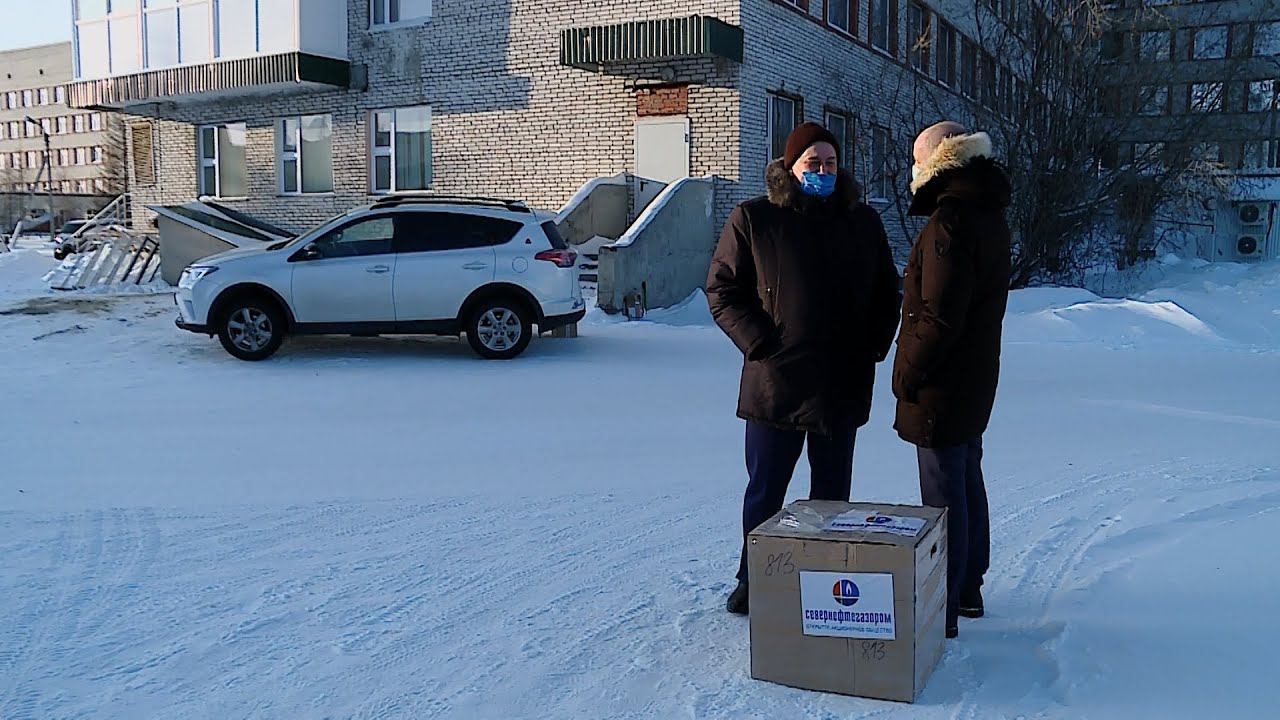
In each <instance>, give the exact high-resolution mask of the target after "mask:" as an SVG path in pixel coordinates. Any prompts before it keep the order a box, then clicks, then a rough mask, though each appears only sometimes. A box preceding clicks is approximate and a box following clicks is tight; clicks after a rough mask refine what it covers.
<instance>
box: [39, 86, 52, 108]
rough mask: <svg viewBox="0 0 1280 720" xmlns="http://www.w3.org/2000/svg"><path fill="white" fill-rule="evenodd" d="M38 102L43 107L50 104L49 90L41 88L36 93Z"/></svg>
mask: <svg viewBox="0 0 1280 720" xmlns="http://www.w3.org/2000/svg"><path fill="white" fill-rule="evenodd" d="M36 102H37V103H39V104H41V105H48V104H49V88H40V89H39V90H37V91H36Z"/></svg>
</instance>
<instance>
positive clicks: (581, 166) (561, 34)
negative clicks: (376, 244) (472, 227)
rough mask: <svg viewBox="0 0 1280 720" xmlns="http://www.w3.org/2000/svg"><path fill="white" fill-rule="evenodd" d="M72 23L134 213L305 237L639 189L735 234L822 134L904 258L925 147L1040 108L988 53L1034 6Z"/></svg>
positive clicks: (409, 4)
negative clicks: (243, 219)
mask: <svg viewBox="0 0 1280 720" xmlns="http://www.w3.org/2000/svg"><path fill="white" fill-rule="evenodd" d="M73 2H75V4H76V5H77V13H76V21H75V22H76V33H77V40H76V47H77V54H76V58H77V72H76V78H77V80H76V82H75V83H73V84H71V85H70V86H69V88H68V92H69V95H70V100H71V102H72V104H73V105H74V106H77V107H80V108H85V109H95V108H111V109H120V110H122V111H124V112H125V113H127V115H128V133H127V134H128V136H129V138H130V142H129V143H128V146H129V162H128V165H129V183H130V190H131V192H133V193H134V197H135V203H134V204H135V208H140V207H141V206H142V205H145V204H149V203H176V202H185V201H189V200H191V199H194V198H196V197H198V196H201V195H209V196H216V197H219V198H222V200H223V201H224V202H225V203H226V204H228V205H230V206H232V207H235V208H237V209H241V210H244V211H247V212H250V213H253V214H255V215H258V216H260V217H262V218H263V219H265V220H268V221H269V222H272V223H274V224H277V225H280V226H282V227H285V228H288V229H291V230H297V231H300V230H303V229H305V228H307V227H308V226H311V225H313V224H315V223H318V222H320V221H321V220H323V219H325V218H326V217H328V216H331V215H333V214H335V213H338V212H341V211H344V210H346V209H349V208H350V207H352V206H354V205H357V204H360V203H366V202H369V201H370V200H371V199H372V198H373V197H374V196H375V195H376V194H378V193H382V192H387V191H395V190H422V189H429V190H431V191H433V192H440V193H458V194H482V195H497V196H508V197H518V198H523V199H525V200H526V201H528V202H529V203H530V204H531V205H534V206H537V207H543V208H548V209H557V208H559V207H560V206H561V205H562V204H563V203H564V202H565V201H567V200H568V199H569V198H570V197H571V196H572V195H573V194H574V192H575V191H576V190H577V189H578V188H579V187H581V186H582V185H583V184H584V183H585V182H587V181H589V180H591V179H592V178H597V177H601V176H614V175H617V174H619V173H631V174H634V175H637V176H640V177H641V178H646V177H650V178H652V177H655V176H663V177H657V179H658V180H659V181H660V182H659V183H658V185H659V186H660V185H661V182H662V181H667V180H669V179H670V177H674V176H678V175H681V174H687V175H692V176H714V177H715V178H716V193H715V215H716V221H717V223H718V222H721V221H723V219H724V218H725V217H726V216H727V215H728V212H729V211H730V209H731V208H732V207H733V206H734V205H735V204H736V203H738V202H740V201H741V200H743V199H745V198H748V197H750V196H753V195H756V194H759V193H760V192H762V191H763V187H764V182H763V175H764V169H765V165H766V163H767V162H768V160H769V159H770V158H771V157H776V156H778V155H779V154H780V148H781V145H782V142H783V140H784V139H785V137H786V134H787V133H788V132H789V131H790V129H791V128H792V127H793V126H794V125H795V124H796V123H798V122H800V121H801V120H815V121H818V122H824V123H826V124H828V125H829V126H831V127H833V128H834V129H835V130H836V131H837V132H838V133H839V134H841V135H843V136H844V137H846V138H847V143H846V145H847V147H846V148H845V154H846V161H847V162H849V163H852V164H853V165H854V167H855V168H856V174H857V175H858V177H859V179H860V181H862V182H863V184H864V185H865V186H866V188H867V194H868V196H869V197H870V198H871V199H872V201H873V204H874V205H875V206H876V207H878V208H879V209H880V210H881V211H882V213H884V214H885V219H886V225H887V226H888V227H889V229H890V232H891V235H893V236H894V237H895V238H897V239H899V240H904V239H905V235H906V233H907V232H909V225H908V223H906V222H900V220H901V219H902V210H903V209H904V208H905V201H906V197H905V196H906V187H907V183H908V177H907V169H908V168H909V165H910V163H909V161H908V160H907V159H906V158H907V154H908V153H909V151H910V138H911V137H912V136H913V135H914V133H915V132H916V131H917V130H918V129H919V127H920V126H921V125H922V124H923V123H924V122H929V121H933V120H936V119H938V118H940V117H942V116H943V115H948V116H953V117H956V118H958V119H960V120H967V121H971V122H976V123H977V124H979V125H981V124H982V123H984V122H989V121H990V119H991V118H992V117H994V116H995V115H997V114H998V113H999V112H1000V109H1001V108H1002V107H1003V108H1008V107H1009V106H1010V105H1011V104H1012V103H1013V102H1014V101H1015V94H1016V92H1018V91H1019V90H1020V89H1021V85H1022V84H1021V83H1020V82H1019V81H1016V77H1015V76H1016V72H1014V71H1011V70H1008V69H1006V68H1005V67H1004V66H1003V63H1002V62H1001V61H1000V59H997V58H993V57H991V56H989V55H987V54H985V53H983V52H982V50H981V47H980V45H979V44H978V43H977V42H976V41H975V39H976V38H977V37H978V26H979V23H980V22H982V21H983V18H982V17H979V16H978V14H989V15H990V16H991V17H990V18H988V19H990V20H1001V18H1000V17H997V16H996V15H995V14H994V13H996V12H997V10H995V9H989V8H988V5H990V7H991V8H1002V10H1001V11H1000V12H1001V13H1002V14H1004V15H1010V17H1005V18H1003V20H1004V21H1007V22H1014V21H1015V20H1016V18H1014V17H1012V16H1011V15H1012V14H1014V13H1017V12H1019V9H1018V8H1019V6H1021V3H995V2H992V3H978V4H977V5H978V9H977V10H975V3H973V2H972V0H937V1H936V2H928V3H926V2H917V1H916V0H577V1H575V2H563V1H562V0H472V1H471V2H466V3H461V2H453V1H452V0H297V2H296V3H295V0H257V2H254V0H184V2H182V3H178V4H176V6H175V5H174V4H165V5H164V6H163V7H159V8H147V7H145V6H144V5H143V3H142V1H141V0H112V2H111V3H110V5H109V6H108V5H107V4H105V3H103V2H101V1H100V0H99V1H96V2H91V1H90V0H73ZM215 6H216V7H215ZM215 9H216V10H217V12H216V13H215V12H214V10H215ZM108 10H109V12H108ZM922 37H923V38H924V41H923V42H922V41H921V40H920V38H922ZM652 192H653V191H652V189H651V188H649V187H648V183H646V182H645V181H644V180H643V179H638V180H635V185H634V187H633V193H634V195H635V196H637V197H638V198H639V202H637V203H635V207H634V208H633V212H634V211H636V210H638V209H640V207H641V206H642V205H643V201H644V200H646V199H647V198H648V197H650V196H651V194H652ZM135 217H136V218H139V219H140V220H141V221H143V222H145V221H146V220H147V213H145V212H144V211H141V210H136V211H135Z"/></svg>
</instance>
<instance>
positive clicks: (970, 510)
mask: <svg viewBox="0 0 1280 720" xmlns="http://www.w3.org/2000/svg"><path fill="white" fill-rule="evenodd" d="M916 454H917V456H918V458H919V461H920V499H921V500H923V501H924V504H925V505H930V506H932V507H945V508H947V621H948V622H949V623H954V622H955V621H956V617H957V608H958V607H959V605H960V595H961V593H963V592H966V591H973V590H976V589H978V588H980V587H982V576H983V575H986V574H987V568H988V567H989V566H990V564H991V519H990V517H989V515H988V514H987V487H986V483H984V482H983V480H982V438H981V437H979V438H977V439H976V440H970V441H969V442H967V443H965V444H964V445H956V446H955V447H947V448H916Z"/></svg>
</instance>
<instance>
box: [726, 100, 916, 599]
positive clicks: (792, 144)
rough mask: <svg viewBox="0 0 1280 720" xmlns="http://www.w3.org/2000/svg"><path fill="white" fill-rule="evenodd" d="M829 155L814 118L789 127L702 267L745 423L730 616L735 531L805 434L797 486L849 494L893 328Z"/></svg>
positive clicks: (863, 236) (886, 255)
mask: <svg viewBox="0 0 1280 720" xmlns="http://www.w3.org/2000/svg"><path fill="white" fill-rule="evenodd" d="M839 156H840V145H839V142H838V141H837V139H836V138H835V137H834V136H833V135H832V134H831V133H830V132H828V131H827V130H826V128H823V127H822V126H821V125H818V124H816V123H804V124H803V125H801V126H799V127H798V128H796V129H795V131H794V132H792V134H791V136H790V137H789V138H788V140H787V147H786V154H785V156H784V157H783V158H781V159H779V160H777V161H775V162H773V163H771V164H770V165H769V167H768V169H767V171H766V174H765V182H766V185H767V186H768V191H769V192H768V195H767V196H766V197H760V198H756V199H754V200H748V201H747V202H745V203H743V204H742V205H739V206H738V207H737V209H735V210H734V211H733V214H732V215H730V216H729V222H728V223H726V225H725V228H724V232H723V234H722V235H721V236H720V243H719V245H718V247H717V248H716V252H715V256H714V258H713V259H712V262H711V271H710V274H709V277H708V278H707V298H708V301H709V302H710V305H711V312H712V314H713V315H714V316H715V319H716V323H718V324H719V325H720V327H721V328H722V329H723V330H724V332H725V334H727V335H728V336H729V338H730V339H731V340H733V342H734V344H735V345H737V346H738V349H739V350H741V351H742V356H743V368H742V385H741V392H740V394H739V398H738V416H739V417H741V418H743V419H744V420H746V421H747V439H746V455H747V475H748V477H749V480H748V484H747V491H746V494H745V496H744V498H743V503H742V531H743V539H744V543H743V550H742V556H741V561H740V563H739V566H738V586H737V588H736V589H735V590H734V591H733V594H731V595H730V596H729V601H728V610H729V611H730V612H732V613H736V614H745V613H746V612H747V610H748V608H747V604H748V601H747V598H748V590H747V579H748V578H747V552H746V544H745V538H746V534H747V533H749V532H751V531H752V530H754V529H755V528H756V526H758V525H759V524H760V523H762V522H764V521H765V520H768V519H769V518H770V517H771V516H772V515H774V514H775V513H777V512H778V511H779V510H781V509H782V503H783V501H784V500H785V498H786V494H787V486H788V484H789V483H790V481H791V475H792V473H793V472H794V471H795V467H796V463H797V462H798V461H799V460H800V455H801V452H802V451H803V450H804V448H805V445H806V444H807V445H808V449H809V467H810V469H811V470H812V474H811V484H810V491H809V497H810V498H812V499H815V500H845V501H847V500H848V499H849V490H850V486H851V484H852V478H853V443H854V434H855V432H856V430H857V428H858V427H860V426H862V425H864V424H866V422H867V418H868V415H869V412H870V408H871V386H872V383H873V382H874V381H875V366H876V363H877V362H879V361H881V360H883V359H884V358H885V356H886V355H887V354H888V352H889V348H890V346H891V345H892V343H893V333H894V330H896V329H897V325H898V308H899V305H898V303H899V296H898V271H897V268H896V267H895V266H894V264H893V258H892V255H891V254H890V251H889V241H888V238H887V236H886V235H885V231H884V226H883V225H882V224H881V222H880V216H879V215H877V214H876V212H875V211H874V210H872V209H871V208H870V207H869V206H867V205H865V204H863V203H862V202H860V201H859V195H860V191H859V188H858V186H857V183H855V182H854V180H853V176H852V175H851V174H850V173H849V172H848V171H847V170H846V169H843V168H840V167H839V166H838V158H839Z"/></svg>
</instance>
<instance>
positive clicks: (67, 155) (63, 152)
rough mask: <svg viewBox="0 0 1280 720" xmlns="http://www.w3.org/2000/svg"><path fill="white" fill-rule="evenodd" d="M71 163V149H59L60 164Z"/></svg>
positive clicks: (63, 165) (64, 165)
mask: <svg viewBox="0 0 1280 720" xmlns="http://www.w3.org/2000/svg"><path fill="white" fill-rule="evenodd" d="M70 164H71V150H69V149H67V148H59V149H58V165H59V166H61V167H66V166H67V165H70Z"/></svg>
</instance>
